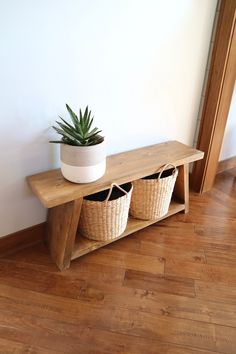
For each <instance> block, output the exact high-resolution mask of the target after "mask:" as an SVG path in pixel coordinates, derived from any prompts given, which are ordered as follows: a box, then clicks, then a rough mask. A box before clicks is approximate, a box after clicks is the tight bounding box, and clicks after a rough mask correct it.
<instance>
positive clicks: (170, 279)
mask: <svg viewBox="0 0 236 354" xmlns="http://www.w3.org/2000/svg"><path fill="white" fill-rule="evenodd" d="M0 353H1V354H8V353H9V354H12V353H34V354H35V353H43V354H47V353H48V354H49V353H50V354H53V353H54V354H56V353H76V354H77V353H79V354H80V353H81V354H85V353H95V354H99V353H109V354H113V353H141V354H146V353H147V354H149V353H160V354H167V353H168V354H198V353H199V354H200V353H201V354H203V353H208V354H210V353H232V354H235V353H236V169H234V170H230V171H228V172H227V173H222V174H220V175H218V176H217V180H216V183H215V187H214V189H213V190H212V191H211V192H210V193H208V194H205V195H203V196H199V195H197V194H191V200H190V212H189V214H186V215H184V214H181V213H180V214H177V215H175V216H172V217H170V218H168V219H166V220H164V221H161V222H160V223H158V224H156V225H153V226H150V227H148V228H146V229H145V230H142V231H139V232H137V233H135V234H134V235H132V236H131V235H130V236H129V237H127V238H124V239H122V240H120V241H117V242H115V243H113V244H110V245H109V246H106V247H105V248H102V249H99V250H97V251H95V252H93V253H91V254H89V255H86V256H84V257H82V258H80V259H77V260H75V261H73V262H72V265H71V268H70V269H69V270H67V271H64V272H59V271H58V270H57V269H56V267H55V266H54V264H53V263H52V262H51V260H50V257H49V255H48V252H47V250H46V249H45V247H44V246H43V245H38V246H34V247H32V248H28V249H27V250H24V251H21V252H18V253H17V254H15V255H12V256H8V257H6V258H1V259H0Z"/></svg>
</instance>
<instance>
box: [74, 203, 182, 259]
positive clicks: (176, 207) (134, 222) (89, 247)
mask: <svg viewBox="0 0 236 354" xmlns="http://www.w3.org/2000/svg"><path fill="white" fill-rule="evenodd" d="M184 209H185V204H183V203H179V202H177V201H176V200H174V201H172V202H171V204H170V208H169V211H168V213H167V214H166V215H165V216H163V217H162V218H159V219H157V220H139V219H134V218H132V217H129V220H128V224H127V227H126V229H125V231H124V232H123V234H122V235H120V236H119V237H117V238H115V239H113V240H109V241H93V240H89V239H87V238H85V237H82V236H81V235H79V234H78V235H77V237H76V241H75V245H74V250H73V253H72V257H71V260H73V259H76V258H78V257H81V256H83V255H84V254H86V253H89V252H91V251H94V250H96V249H98V248H100V247H103V246H105V245H107V244H109V243H111V242H114V241H116V240H119V239H120V238H122V237H125V236H128V235H129V234H132V233H133V232H135V231H138V230H141V229H143V228H145V227H147V226H149V225H152V224H155V223H156V222H158V221H160V220H162V219H165V218H167V217H168V216H171V215H174V214H176V213H178V212H180V211H183V210H184Z"/></svg>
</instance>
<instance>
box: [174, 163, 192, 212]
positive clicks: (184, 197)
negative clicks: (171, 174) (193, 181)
mask: <svg viewBox="0 0 236 354" xmlns="http://www.w3.org/2000/svg"><path fill="white" fill-rule="evenodd" d="M178 170H179V173H178V177H177V180H176V183H175V189H174V194H175V195H176V197H177V198H178V199H179V200H180V201H182V202H183V203H184V204H185V209H184V213H188V211H189V165H188V164H185V165H181V166H179V167H178Z"/></svg>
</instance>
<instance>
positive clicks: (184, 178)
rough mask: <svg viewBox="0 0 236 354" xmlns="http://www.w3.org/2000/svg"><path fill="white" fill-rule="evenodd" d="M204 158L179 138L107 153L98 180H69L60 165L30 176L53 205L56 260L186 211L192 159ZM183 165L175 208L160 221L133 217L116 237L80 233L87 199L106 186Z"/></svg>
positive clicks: (50, 225)
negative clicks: (92, 237)
mask: <svg viewBox="0 0 236 354" xmlns="http://www.w3.org/2000/svg"><path fill="white" fill-rule="evenodd" d="M202 158H203V152H201V151H198V150H195V149H193V148H191V147H188V146H186V145H184V144H181V143H179V142H177V141H169V142H165V143H161V144H156V145H151V146H147V147H143V148H140V149H135V150H132V151H128V152H123V153H120V154H116V155H111V156H108V157H107V169H106V173H105V175H104V176H103V177H102V178H101V179H99V180H98V181H96V182H93V183H88V184H74V183H71V182H69V181H67V180H65V179H64V178H63V176H62V174H61V171H60V169H57V170H51V171H47V172H43V173H39V174H36V175H33V176H30V177H28V178H27V180H28V182H29V184H30V186H31V188H32V190H33V191H34V193H35V194H36V196H37V197H38V198H39V199H40V201H41V202H42V204H43V205H44V206H45V207H46V208H49V212H48V219H47V240H48V245H49V248H50V252H51V256H52V259H53V260H54V261H55V263H56V264H57V266H58V267H59V269H61V270H63V269H66V268H69V267H70V262H71V260H73V259H76V258H78V257H80V256H83V255H84V254H86V253H89V252H91V251H93V250H96V249H97V248H100V247H102V246H104V245H106V244H108V243H110V242H113V241H115V240H117V239H119V238H122V237H125V236H127V235H129V234H131V233H133V232H135V231H137V230H140V229H142V228H144V227H146V226H148V225H151V224H153V223H155V222H157V221H158V220H161V219H163V218H166V217H168V216H170V215H173V214H175V213H178V212H180V211H183V212H185V213H186V212H188V209H189V182H188V179H189V176H188V174H189V172H188V171H189V169H188V166H189V163H190V162H193V161H196V160H200V159H202ZM167 163H173V164H175V165H176V166H179V174H178V177H177V181H176V185H175V189H174V193H173V198H172V201H171V205H170V208H169V212H168V214H167V215H165V216H164V217H163V218H161V219H158V220H149V221H143V220H138V219H134V218H131V217H130V218H129V220H128V225H127V228H126V230H125V232H124V233H123V234H122V235H121V236H120V237H118V238H116V239H115V240H110V241H93V240H89V239H85V238H83V237H82V236H81V235H79V234H78V233H77V228H78V222H79V217H80V210H81V206H82V201H83V197H84V196H86V195H89V194H92V193H95V192H99V191H101V190H104V189H108V188H109V187H110V185H111V183H112V182H116V183H117V184H122V183H126V182H130V181H134V180H136V179H139V178H142V177H144V176H148V175H151V174H153V173H155V172H157V171H158V170H159V169H160V168H161V167H162V166H163V165H165V164H167Z"/></svg>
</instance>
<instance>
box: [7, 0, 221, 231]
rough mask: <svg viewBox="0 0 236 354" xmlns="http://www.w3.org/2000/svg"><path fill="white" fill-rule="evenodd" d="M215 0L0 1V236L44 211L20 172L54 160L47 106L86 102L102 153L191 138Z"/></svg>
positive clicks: (60, 110)
mask: <svg viewBox="0 0 236 354" xmlns="http://www.w3.org/2000/svg"><path fill="white" fill-rule="evenodd" d="M215 8H216V0H207V1H206V0H178V1H176V0H169V1H162V0H40V1H36V0H21V1H19V0H7V1H3V0H1V1H0V37H1V38H0V41H1V46H0V84H1V86H0V98H1V104H0V119H1V139H0V144H1V149H0V154H1V156H0V161H1V172H0V235H2V236H3V235H6V234H9V233H12V232H14V231H17V230H20V229H23V228H26V227H29V226H31V225H34V224H37V223H40V222H42V221H44V220H45V216H46V210H45V209H44V208H43V207H42V206H41V205H40V203H39V201H38V200H37V199H36V197H34V196H33V194H32V192H31V191H30V189H29V188H28V186H27V184H26V182H25V176H27V175H31V174H34V173H37V172H40V171H44V170H48V169H51V168H55V167H57V166H59V160H58V149H59V146H58V145H56V146H55V145H51V144H48V140H49V139H50V138H51V137H52V135H53V133H52V130H51V129H50V128H49V127H50V126H51V125H52V124H53V122H54V121H55V119H56V118H57V115H58V114H60V115H63V116H66V111H65V102H67V103H69V104H70V105H71V107H72V108H73V109H75V110H76V109H77V108H78V107H79V106H82V107H85V106H86V105H87V104H89V107H90V108H91V109H92V112H93V113H94V114H95V120H96V123H97V125H98V126H99V127H101V128H103V131H104V133H105V135H106V139H107V142H108V154H111V153H115V152H119V151H124V150H129V149H132V148H135V147H139V146H144V145H150V144H153V143H158V142H162V141H165V140H171V139H176V140H179V141H181V142H183V143H186V144H190V145H191V144H192V142H193V135H194V130H195V123H196V119H197V113H198V107H199V100H200V94H201V89H202V83H203V77H204V71H205V66H206V61H207V54H208V48H209V43H210V36H211V30H212V24H213V20H214V14H215Z"/></svg>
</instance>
